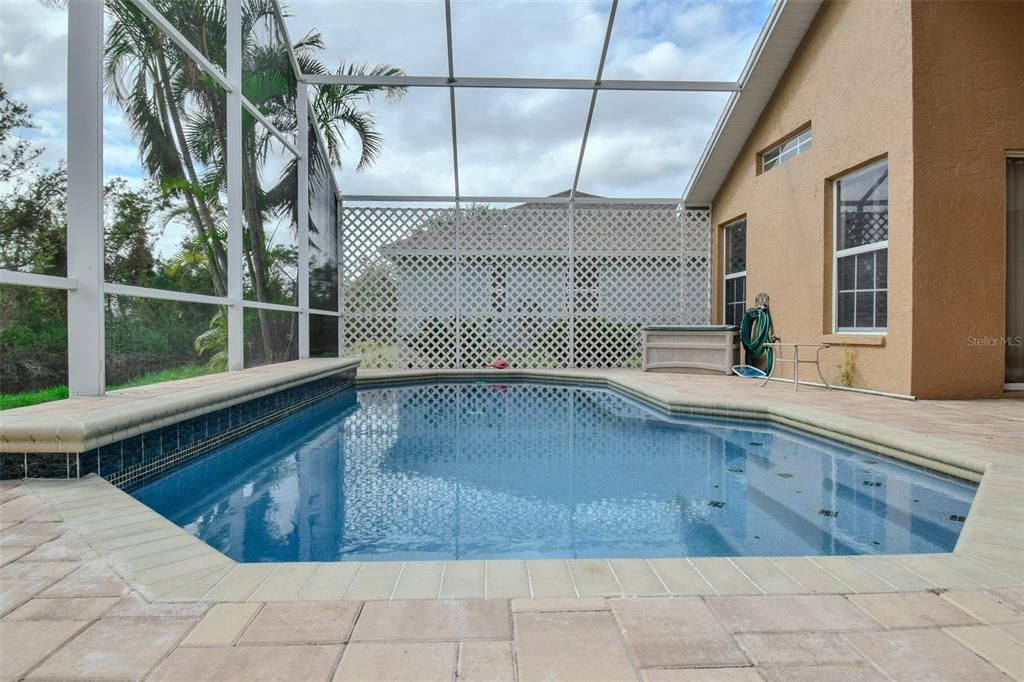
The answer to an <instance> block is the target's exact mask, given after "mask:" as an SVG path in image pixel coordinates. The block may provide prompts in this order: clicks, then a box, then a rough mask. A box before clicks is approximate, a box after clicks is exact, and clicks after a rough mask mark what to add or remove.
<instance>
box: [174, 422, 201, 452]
mask: <svg viewBox="0 0 1024 682" xmlns="http://www.w3.org/2000/svg"><path fill="white" fill-rule="evenodd" d="M204 438H206V420H205V419H203V418H202V417H195V418H193V419H187V420H185V421H183V422H181V423H180V424H178V447H179V448H187V447H188V446H190V445H192V444H193V443H196V442H198V441H201V440H203V439H204Z"/></svg>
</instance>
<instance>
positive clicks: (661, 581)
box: [26, 370, 1024, 602]
mask: <svg viewBox="0 0 1024 682" xmlns="http://www.w3.org/2000/svg"><path fill="white" fill-rule="evenodd" d="M642 376H643V375H640V374H639V373H637V372H623V371H620V370H605V371H602V370H511V371H509V370H501V371H499V370H430V371H423V370H360V371H359V373H358V374H357V378H356V383H357V385H361V386H367V385H387V384H393V383H401V382H409V381H423V380H440V379H452V378H469V379H489V380H495V379H498V380H500V379H501V378H505V379H525V380H537V381H571V382H576V383H585V384H588V385H595V386H606V387H609V388H612V389H616V390H619V391H621V392H622V393H624V394H626V395H629V396H631V397H633V398H636V399H639V400H641V401H643V402H645V403H648V404H650V405H653V406H655V407H658V408H661V409H664V410H667V411H669V412H673V413H680V414H704V415H714V416H721V417H739V418H747V419H751V418H755V419H763V420H766V421H770V422H773V423H777V424H783V425H786V426H791V427H794V428H797V429H799V430H802V431H807V432H811V433H816V434H818V435H823V436H826V437H830V438H834V439H837V440H840V441H842V442H846V443H849V444H853V445H857V446H858V447H863V448H866V449H868V450H871V451H873V452H877V453H879V454H882V455H885V456H889V457H894V458H896V459H901V460H904V461H907V462H910V463H913V464H917V465H920V466H926V467H928V468H932V469H935V470H937V471H939V472H942V473H946V474H949V475H955V476H961V477H968V478H971V479H972V480H977V481H980V484H979V488H978V492H977V494H976V496H975V500H974V503H973V504H972V507H971V511H970V513H969V514H968V517H967V520H966V522H965V524H964V528H963V530H962V532H961V535H960V538H959V541H958V542H957V545H956V548H955V549H954V551H953V552H949V553H941V554H908V555H858V556H852V557H847V556H811V557H732V558H692V559H691V558H679V559H566V560H561V559H540V560H529V559H528V560H499V561H476V560H456V561H405V562H403V561H381V562H295V563H255V564H254V563H237V562H235V561H233V560H232V559H230V558H229V557H227V556H225V555H224V554H222V553H220V552H218V551H217V550H215V549H213V548H212V547H210V546H209V545H206V544H205V543H203V542H202V541H201V540H199V539H197V538H195V537H194V536H192V535H191V534H189V533H188V532H186V531H185V530H183V529H182V528H180V527H178V526H177V525H175V524H173V523H171V522H170V521H169V520H167V519H166V518H164V517H163V516H161V515H159V514H157V513H156V512H154V511H152V510H151V509H149V508H148V507H146V506H145V505H143V504H142V503H141V502H138V501H137V500H135V499H134V498H133V497H131V496H130V495H129V494H128V493H125V492H124V491H122V490H120V489H118V488H117V487H115V486H113V485H112V484H110V483H108V482H107V481H105V480H104V479H101V478H99V477H97V476H94V475H90V476H88V477H85V478H82V479H77V480H49V479H28V480H27V481H26V483H27V484H28V485H29V486H30V487H31V488H32V490H33V491H34V492H35V493H36V494H37V495H39V496H40V497H41V498H42V499H43V500H44V501H45V502H47V503H49V504H50V505H51V507H52V508H53V509H54V510H55V511H56V512H57V513H58V514H59V515H60V516H61V517H62V518H64V520H65V521H66V522H67V523H69V524H70V525H71V526H72V528H74V529H75V530H76V531H77V532H78V533H79V534H80V535H81V536H82V537H83V539H84V540H85V541H86V542H87V543H88V544H90V545H91V546H92V547H93V548H94V549H96V551H97V552H98V553H99V554H100V556H101V558H102V560H104V561H106V562H108V563H109V564H110V565H111V566H112V567H113V568H114V569H115V570H116V571H117V572H118V573H119V574H120V575H121V576H122V577H124V578H125V579H126V580H127V581H128V582H129V583H130V584H132V585H133V586H135V587H136V588H137V589H139V591H140V592H141V593H142V594H144V595H145V596H147V598H150V599H153V600H160V601H204V602H211V601H212V602H219V601H227V602H239V601H294V600H299V601H305V600H321V599H352V600H378V599H406V598H418V599H447V598H503V599H507V598H557V597H564V598H572V599H577V598H587V597H608V596H667V595H708V594H718V595H736V594H856V593H862V592H904V591H920V590H945V589H983V588H998V587H1010V586H1019V585H1022V584H1024V509H1021V505H1020V504H1019V495H1020V493H1021V492H1024V466H1022V464H1021V463H1020V462H1019V458H1016V457H1014V456H1013V455H1012V454H1011V453H1003V452H998V451H989V450H986V449H984V448H980V447H976V446H972V445H966V444H964V443H962V442H960V443H958V442H956V441H955V440H950V439H948V438H944V437H941V436H938V435H934V436H927V437H922V436H921V434H918V433H912V432H909V431H904V430H902V429H899V428H896V427H891V426H883V425H879V424H878V423H873V422H870V421H868V420H863V419H857V418H852V417H837V415H835V414H834V413H826V412H823V411H821V410H816V409H814V408H810V407H804V406H797V405H772V404H767V405H766V404H756V403H754V401H751V400H745V399H742V398H723V399H721V400H705V399H699V400H698V399H694V398H690V397H688V396H686V395H685V394H683V393H682V392H681V391H680V390H677V389H671V388H666V387H663V386H655V385H652V384H649V383H645V382H644V381H643V380H642ZM1017 517H1020V518H1017Z"/></svg>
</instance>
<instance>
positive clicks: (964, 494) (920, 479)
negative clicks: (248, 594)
mask: <svg viewBox="0 0 1024 682" xmlns="http://www.w3.org/2000/svg"><path fill="white" fill-rule="evenodd" d="M974 492H975V488H974V487H973V486H972V485H970V484H968V483H965V482H961V481H957V480H953V479H949V478H944V477H940V476H938V475H933V474H930V473H928V472H925V471H922V470H919V469H915V468H912V467H909V466H906V465H902V464H899V463H897V462H894V461H890V460H885V459H882V458H880V457H878V456H876V455H873V454H871V453H868V452H866V451H862V450H858V449H856V448H851V447H847V446H844V445H841V444H838V443H835V442H831V441H828V440H824V439H820V438H816V437H812V436H809V435H805V434H802V433H799V432H796V431H792V430H788V429H784V428H781V427H776V426H772V425H769V424H766V423H761V422H755V421H739V420H724V419H713V418H706V417H693V416H686V417H682V416H671V415H668V414H667V413H662V412H660V411H657V410H655V409H653V408H650V407H647V406H646V405H644V404H642V403H639V402H637V401H634V400H632V399H630V398H627V397H625V396H623V395H621V394H619V393H617V392H614V391H611V390H607V389H602V388H590V387H582V386H569V385H553V384H539V383H526V382H524V383H510V384H493V383H468V382H464V383H459V382H446V383H432V384H420V385H402V386H389V387H370V388H358V389H350V390H347V391H344V392H343V393H340V394H338V395H336V396H334V397H332V398H329V399H327V400H325V401H323V402H321V403H319V404H317V405H315V406H313V407H311V408H309V409H307V410H304V411H302V412H300V413H297V414H295V415H292V416H291V417H288V418H286V419H283V420H281V421H280V422H277V423H275V424H273V425H271V426H270V427H268V428H265V429H263V430H261V431H259V432H256V433H254V434H252V435H250V436H247V437H245V438H243V439H241V440H238V441H235V442H233V443H231V444H230V445H228V446H226V447H223V448H220V449H219V450H217V451H215V452H213V453H211V454H210V455H208V456H206V457H204V458H202V459H200V460H197V461H195V462H193V463H191V464H189V465H187V466H185V467H183V468H181V469H178V470H176V471H174V472H172V473H170V474H168V475H166V476H164V477H162V478H160V479H158V480H156V481H154V482H152V483H149V484H148V485H146V486H144V487H142V488H140V489H138V490H136V491H134V492H133V494H134V495H135V497H137V498H138V499H139V500H141V501H142V502H143V503H145V504H147V505H149V506H150V507H152V508H153V509H155V510H156V511H158V512H160V513H161V514H163V515H165V516H166V517H168V518H169V519H171V520H172V521H174V522H175V523H177V524H179V525H181V526H182V527H184V528H185V529H186V530H188V531H189V532H190V533H193V534H194V535H196V536H197V537H199V538H201V539H202V540H204V541H205V542H207V543H209V544H210V545H211V546H213V547H215V548H217V549H219V550H221V551H222V552H224V553H225V554H227V555H228V556H230V557H232V558H233V559H236V560H238V561H336V560H341V561H347V560H403V559H404V560H414V559H498V558H541V557H544V558H574V557H600V558H615V557H673V556H744V555H821V554H873V553H882V552H885V553H907V552H945V551H950V550H952V549H953V546H954V545H955V544H956V539H957V536H958V535H959V533H960V530H961V527H962V526H963V523H962V521H959V520H957V519H960V518H962V517H964V516H966V515H967V512H968V509H969V508H970V504H971V500H972V499H973V497H974Z"/></svg>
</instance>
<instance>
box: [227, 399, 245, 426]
mask: <svg viewBox="0 0 1024 682" xmlns="http://www.w3.org/2000/svg"><path fill="white" fill-rule="evenodd" d="M228 409H229V410H230V412H231V417H230V421H229V422H228V423H229V424H230V425H231V428H235V427H236V426H241V425H242V424H243V423H244V422H245V409H244V407H243V406H242V405H232V406H231V407H229V408H228Z"/></svg>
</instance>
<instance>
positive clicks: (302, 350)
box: [295, 81, 309, 359]
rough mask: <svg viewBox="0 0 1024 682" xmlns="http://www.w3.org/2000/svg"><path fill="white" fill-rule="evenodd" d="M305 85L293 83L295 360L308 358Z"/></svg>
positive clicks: (307, 161) (306, 128)
mask: <svg viewBox="0 0 1024 682" xmlns="http://www.w3.org/2000/svg"><path fill="white" fill-rule="evenodd" d="M308 111H309V107H308V99H307V92H306V84H305V83H303V82H301V81H298V82H296V84H295V116H296V117H297V119H298V127H297V130H298V135H299V139H298V143H299V145H298V146H299V159H298V164H299V168H298V178H297V181H296V185H295V186H296V190H295V191H296V193H297V194H298V196H296V197H295V205H296V206H297V211H296V213H297V214H298V223H299V224H298V226H297V229H296V238H297V239H298V241H299V245H298V246H299V273H298V274H299V278H298V280H299V281H298V285H297V286H298V287H299V358H300V359H302V358H308V357H309V118H308V113H307V112H308Z"/></svg>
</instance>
